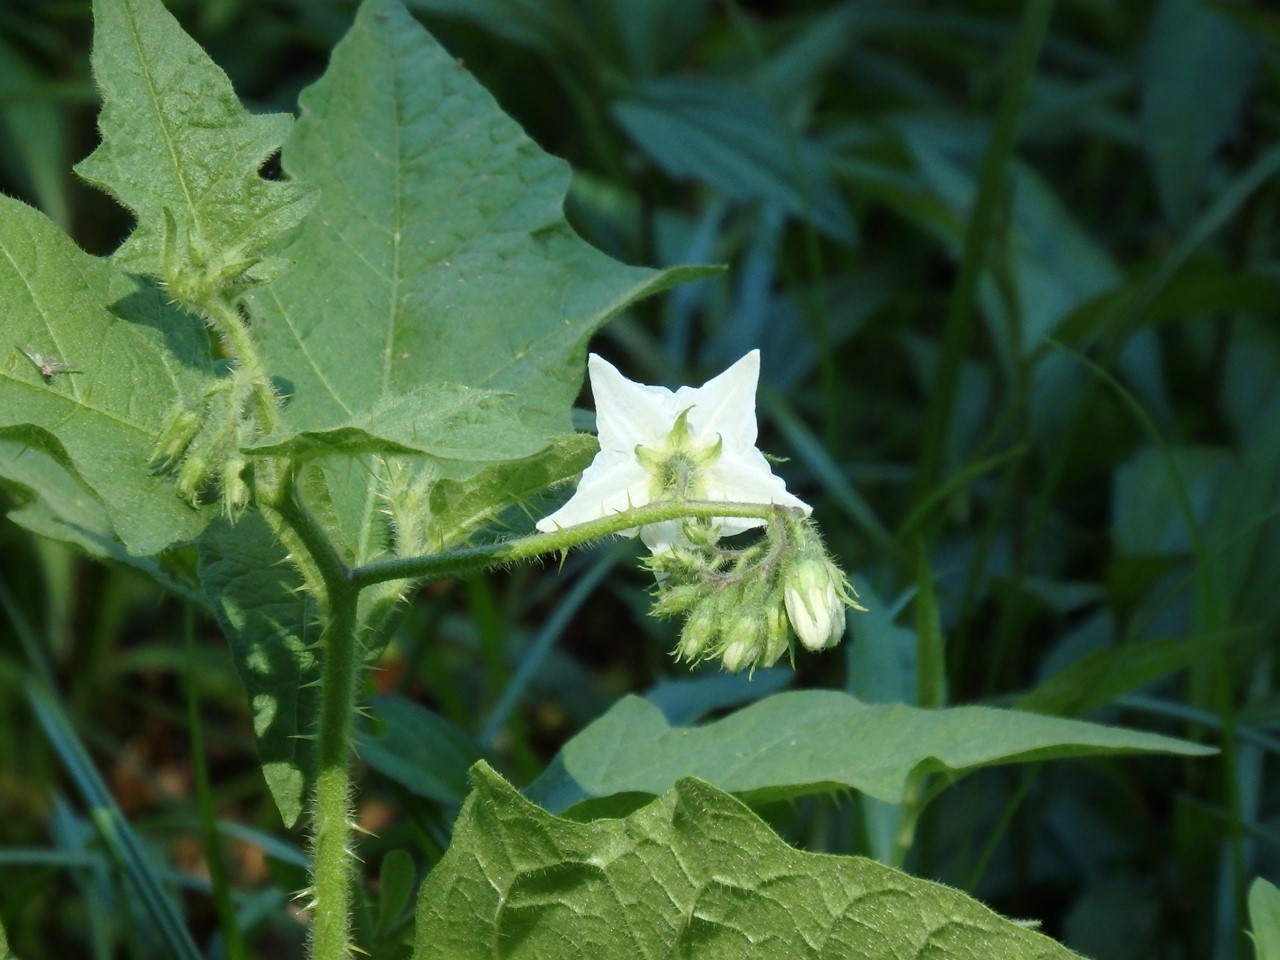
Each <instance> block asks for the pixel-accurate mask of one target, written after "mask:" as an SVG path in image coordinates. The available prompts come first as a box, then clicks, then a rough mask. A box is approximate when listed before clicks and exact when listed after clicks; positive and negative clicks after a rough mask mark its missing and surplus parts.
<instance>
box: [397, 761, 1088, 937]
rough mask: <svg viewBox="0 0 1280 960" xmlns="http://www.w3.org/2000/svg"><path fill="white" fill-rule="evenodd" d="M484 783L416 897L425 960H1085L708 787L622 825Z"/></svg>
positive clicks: (682, 787) (665, 799) (668, 797)
mask: <svg viewBox="0 0 1280 960" xmlns="http://www.w3.org/2000/svg"><path fill="white" fill-rule="evenodd" d="M472 783H473V786H474V789H473V792H472V794H471V796H470V797H469V798H468V800H467V803H466V806H465V807H464V808H463V811H462V814H461V815H460V816H459V818H458V823H457V826H456V827H455V829H454V840H453V843H452V845H451V846H450V848H449V850H448V852H447V853H446V854H445V856H444V858H443V859H442V860H441V861H440V863H439V864H438V865H437V866H436V867H435V869H434V870H432V871H431V874H430V875H429V876H428V877H427V880H426V882H425V883H424V884H423V886H422V892H421V894H420V895H419V900H418V925H417V943H416V947H415V950H414V954H413V956H414V958H415V960H429V958H430V960H434V958H436V957H449V958H451V960H466V958H476V960H480V958H490V957H495V956H502V957H511V958H516V957H528V958H535V957H537V958H548V960H550V958H552V957H564V956H569V955H572V956H581V957H610V956H613V957H725V958H730V957H732V958H735V960H748V958H754V957H759V958H762V960H764V958H768V960H778V958H784V957H785V958H800V957H812V958H830V960H836V958H847V957H865V958H868V960H871V958H874V960H880V958H889V957H929V958H932V960H948V958H955V960H961V958H965V960H968V958H973V957H1000V958H1001V960H1031V958H1036V960H1069V958H1071V957H1075V956H1077V955H1076V954H1073V953H1072V952H1071V951H1069V950H1067V949H1066V948H1065V947H1062V946H1060V945H1059V944H1056V943H1054V942H1053V941H1052V940H1050V939H1049V938H1048V937H1045V936H1044V935H1042V934H1040V933H1037V932H1036V931H1034V930H1031V929H1028V928H1027V926H1025V925H1023V924H1018V923H1014V922H1012V921H1010V920H1006V919H1004V918H1003V917H1000V916H998V915H997V914H995V913H993V912H992V911H991V910H989V909H988V908H987V907H985V906H983V905H982V904H981V903H979V902H978V901H976V900H973V899H971V898H970V897H968V896H966V895H965V894H963V893H960V892H959V891H958V890H953V889H951V888H950V887H945V886H942V885H941V884H936V883H930V882H929V881H927V880H920V879H917V878H915V877H912V876H910V875H908V874H905V873H901V872H899V871H897V870H893V869H891V868H889V867H886V866H883V865H881V864H879V863H876V862H875V861H874V860H868V859H864V858H861V857H833V856H827V855H823V854H816V853H807V852H804V851H801V850H796V849H794V848H792V847H789V846H787V844H786V843H784V842H783V841H782V840H781V839H780V838H779V837H778V836H777V835H776V834H774V833H773V831H771V830H770V829H769V828H768V826H767V825H765V823H764V822H762V821H761V820H760V819H759V818H757V817H756V816H755V814H753V813H752V812H751V811H750V810H749V809H748V808H747V807H745V806H743V804H741V803H740V802H738V801H737V800H735V799H734V798H733V797H731V796H728V795H727V794H724V793H722V792H720V791H719V790H717V789H715V788H714V787H712V786H710V785H708V784H706V783H703V782H702V781H699V780H694V779H691V778H687V779H681V780H680V781H678V782H677V783H676V784H675V786H674V788H673V789H672V790H671V791H670V792H667V793H665V794H664V795H663V796H661V797H660V798H658V799H657V800H656V801H654V802H653V803H651V804H649V805H648V806H646V807H644V808H643V809H640V810H638V811H636V812H635V813H633V814H632V815H631V816H629V817H627V818H626V819H625V820H596V821H594V822H591V823H583V824H579V823H571V822H568V821H565V820H558V819H556V818H555V817H553V816H551V815H549V814H547V813H545V812H544V811H542V810H540V809H539V808H537V807H536V806H534V805H532V804H530V803H529V802H528V801H526V800H524V799H523V798H522V797H521V796H520V795H519V794H518V793H517V792H516V791H515V790H513V789H512V788H511V787H510V786H509V785H507V784H506V783H505V782H504V781H503V780H502V779H501V778H500V777H499V776H498V775H497V774H495V773H494V772H493V771H492V770H490V769H489V768H488V767H486V766H484V765H477V766H476V767H475V768H474V770H473V772H472Z"/></svg>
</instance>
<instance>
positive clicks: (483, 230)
mask: <svg viewBox="0 0 1280 960" xmlns="http://www.w3.org/2000/svg"><path fill="white" fill-rule="evenodd" d="M301 108H302V115H301V118H300V119H299V121H298V122H297V124H295V126H294V128H293V130H292V131H291V132H290V135H289V137H288V139H287V141H286V142H285V145H284V148H283V151H282V155H281V162H282V164H283V166H284V169H285V170H286V171H287V172H288V173H289V174H290V176H292V177H294V178H296V179H298V180H302V181H306V182H307V183H311V184H314V185H316V186H317V187H318V188H319V191H320V199H319V202H318V204H317V207H316V209H315V211H314V213H313V214H312V216H310V217H309V218H308V219H307V221H306V222H305V223H304V224H303V226H302V227H301V229H300V230H299V231H298V232H297V234H296V236H295V237H294V238H293V240H292V242H291V243H290V245H289V246H288V247H287V248H286V249H285V250H284V251H283V252H284V253H285V254H286V255H287V256H288V257H289V258H291V259H292V260H294V261H295V262H296V263H297V266H296V267H295V268H294V269H293V270H291V271H290V272H289V273H287V274H286V275H284V276H283V277H281V278H280V279H278V280H277V281H275V282H274V283H272V284H271V285H270V287H268V288H266V289H263V290H257V291H254V292H252V293H251V295H250V298H249V299H250V302H251V303H252V304H253V305H254V307H255V311H256V312H258V313H260V314H262V315H264V316H265V319H266V322H265V323H264V324H263V325H262V327H261V330H262V336H263V341H264V345H265V348H266V353H267V355H268V356H269V357H270V358H271V364H272V371H273V373H276V374H278V375H280V376H281V377H282V378H284V379H285V380H287V381H288V382H289V383H290V384H291V386H292V398H291V401H290V404H289V406H288V407H287V409H286V411H285V427H286V430H287V431H288V432H289V433H291V434H298V433H303V432H306V433H307V434H308V436H306V437H300V438H298V439H297V440H295V441H287V440H285V439H282V438H277V439H276V440H273V441H272V442H273V443H275V444H284V445H285V446H283V447H281V446H277V447H276V449H289V447H288V444H289V443H293V444H294V446H295V447H298V448H302V447H307V448H310V449H313V450H318V449H319V444H320V442H321V441H323V442H328V441H329V440H333V441H335V442H337V443H338V444H340V445H343V446H345V448H346V450H347V452H351V451H355V450H360V449H365V448H378V449H382V450H393V449H397V448H400V447H403V448H411V449H414V450H421V451H422V452H425V453H429V454H431V455H432V456H435V457H441V456H447V457H457V456H461V455H463V454H465V455H466V456H467V457H469V458H470V459H472V460H473V461H474V466H473V467H472V468H471V470H470V472H472V473H474V472H476V471H479V470H481V469H483V467H484V461H485V460H486V458H487V459H488V460H490V461H494V460H510V459H517V458H523V457H526V456H529V455H530V454H532V453H534V452H535V451H537V450H539V449H542V448H543V447H545V446H547V444H548V443H549V442H550V441H551V438H552V437H554V436H558V435H562V434H565V433H568V432H569V431H570V429H571V424H570V418H569V411H570V408H571V406H572V403H573V400H574V399H575V397H576V395H577V392H578V389H579V387H580V385H581V382H582V376H583V369H584V368H583V363H582V356H583V353H584V349H585V344H586V340H587V338H588V337H589V336H590V335H591V334H592V332H594V331H595V330H596V329H597V328H598V327H599V326H600V325H601V324H602V323H604V321H605V320H606V319H608V317H610V316H611V315H613V314H614V313H616V312H617V311H619V310H621V309H622V308H624V307H625V306H627V305H628V304H630V303H632V302H633V301H635V300H637V299H639V298H640V297H643V296H647V295H649V294H652V293H655V292H657V291H659V290H662V289H665V288H666V287H669V286H671V285H673V284H675V283H678V282H681V281H683V280H686V279H692V278H694V277H697V276H701V275H703V274H704V273H705V271H702V270H698V269H695V268H681V269H674V270H667V271H661V272H660V271H654V270H648V269H642V268H636V267H627V266H623V265H621V264H619V263H617V262H615V261H613V260H611V259H609V258H608V257H606V256H605V255H604V254H602V253H600V252H598V251H597V250H595V249H593V248H592V247H590V246H588V245H587V244H586V243H585V242H583V241H582V240H581V239H579V238H578V237H577V236H576V235H575V234H574V232H573V230H572V229H571V228H570V227H569V225H568V223H567V222H566V221H565V219H564V214H563V210H562V204H563V200H564V196H565V192H566V190H567V187H568V183H569V168H568V166H567V165H566V164H565V163H564V162H563V161H560V160H557V159H554V158H552V157H549V156H547V155H546V154H544V153H543V152H542V151H541V150H539V149H538V147H537V145H536V144H534V143H533V141H531V140H530V139H529V138H528V137H527V136H526V135H525V134H524V132H523V131H522V130H521V129H520V128H519V126H518V125H517V124H516V123H515V122H514V121H512V120H511V119H510V118H508V117H507V116H506V115H505V114H503V113H502V111H501V110H500V109H499V108H498V106H497V105H496V104H495V103H494V101H493V98H492V97H491V96H490V95H489V94H488V93H487V92H486V91H485V90H484V89H483V88H482V87H481V86H480V85H479V84H478V83H477V82H476V81H475V80H474V79H472V78H471V76H470V75H469V74H468V73H467V72H466V71H465V70H464V69H463V68H462V67H461V66H460V65H459V63H458V62H457V61H456V60H455V59H454V58H453V57H451V56H450V55H449V54H448V52H447V51H445V50H444V49H443V48H441V47H440V46H439V45H438V44H437V43H436V42H435V41H434V40H433V39H432V38H431V37H430V36H429V35H428V34H427V33H426V32H425V31H424V30H423V29H422V28H421V27H420V26H419V25H418V24H417V23H416V21H414V20H413V18H412V17H410V16H409V14H408V13H407V12H406V11H405V9H404V7H403V6H402V5H401V4H400V3H398V2H396V0H368V2H366V3H364V4H363V5H362V6H361V7H360V10H359V12H358V14H357V16H356V21H355V23H354V25H353V26H352V28H351V30H350V31H349V32H348V34H347V35H346V37H345V38H344V39H343V40H342V41H341V42H340V43H339V44H338V46H337V47H336V48H335V50H334V52H333V56H332V58H331V60H330V63H329V68H328V70H327V71H326V73H325V75H324V76H323V77H322V78H321V79H320V80H319V81H317V82H316V83H315V84H314V85H313V86H311V87H310V88H308V89H307V90H306V91H305V92H304V93H303V94H302V97H301ZM463 388H465V389H467V390H471V391H475V392H474V393H472V394H469V395H468V394H465V393H463V392H462V391H463ZM422 391H426V392H427V395H431V392H432V391H434V392H436V393H437V394H439V393H449V394H451V396H452V397H453V399H455V400H466V399H467V398H468V396H469V397H470V399H471V400H473V401H474V403H473V405H472V407H471V408H470V409H471V413H470V414H467V413H465V412H462V413H458V414H457V415H456V416H455V417H454V419H453V420H451V421H446V422H441V423H437V424H434V425H432V426H430V427H429V428H427V427H423V426H422V425H421V424H420V423H419V422H418V420H417V413H415V412H414V406H413V403H412V402H411V401H410V402H408V406H402V404H405V403H406V400H405V398H406V397H413V396H416V395H419V394H420V392H422ZM494 394H505V395H508V398H509V399H507V400H503V401H502V404H501V415H500V416H498V415H497V414H496V409H493V410H488V411H486V410H485V409H484V407H485V405H487V404H491V403H492V402H493V399H494ZM458 409H461V408H458ZM437 428H438V429H437ZM427 434H429V437H428V436H426V435H427ZM415 437H417V438H418V439H414V438H415ZM378 441H385V442H386V443H385V444H384V445H382V446H379V444H378ZM513 469H520V468H513ZM467 473H468V471H466V470H461V471H460V470H458V469H456V465H455V466H454V467H451V468H450V471H449V475H450V477H451V478H452V479H454V480H457V481H461V480H465V479H466V475H467ZM366 488H367V484H366ZM490 489H491V490H492V491H493V493H494V496H495V498H498V497H501V495H502V494H501V489H500V488H499V487H491V488H490ZM332 493H333V503H334V510H335V511H336V512H337V513H338V514H339V515H341V517H342V519H341V522H342V525H343V527H344V528H346V529H350V530H358V531H366V530H377V529H378V524H379V522H380V519H379V517H378V516H377V510H378V508H379V504H378V503H377V501H376V498H370V497H368V496H367V495H366V493H367V489H366V490H361V489H358V485H357V487H353V486H352V485H350V484H345V483H341V482H338V481H334V483H333V490H332ZM501 502H504V501H500V500H499V499H495V500H494V503H493V504H491V506H496V505H499V504H500V503H501ZM383 539H385V538H383ZM371 543H372V545H371V546H366V545H357V546H355V547H354V548H353V553H354V554H355V555H356V557H357V558H358V559H360V560H364V559H368V558H369V555H368V553H367V552H366V551H367V550H370V549H371V550H376V549H378V547H379V545H380V543H381V541H380V540H379V538H377V537H375V538H374V539H373V541H372V542H371Z"/></svg>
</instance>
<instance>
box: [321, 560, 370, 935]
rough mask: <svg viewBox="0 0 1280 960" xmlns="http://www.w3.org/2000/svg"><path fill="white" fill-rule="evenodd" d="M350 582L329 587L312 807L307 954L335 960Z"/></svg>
mask: <svg viewBox="0 0 1280 960" xmlns="http://www.w3.org/2000/svg"><path fill="white" fill-rule="evenodd" d="M358 596H359V593H358V591H357V590H356V589H355V588H353V587H350V586H346V587H345V589H344V588H342V587H339V588H338V589H334V587H333V585H330V591H329V622H328V624H327V628H326V630H325V636H324V666H323V673H322V675H321V681H320V724H319V730H318V733H317V741H318V742H317V751H316V753H317V757H316V761H317V773H316V794H315V808H314V810H313V811H312V817H313V823H312V830H313V849H312V865H311V869H312V896H313V910H314V914H313V920H312V926H311V957H312V960H340V958H345V957H349V956H350V949H351V883H352V879H353V875H354V872H355V871H354V864H355V851H354V850H353V849H352V846H351V831H352V827H353V820H352V813H353V811H352V803H351V800H352V797H351V769H350V763H351V726H352V723H351V718H352V714H353V713H354V712H355V696H356V689H357V687H358V680H359V668H360V655H359V645H358V644H357V642H356V599H357V597H358Z"/></svg>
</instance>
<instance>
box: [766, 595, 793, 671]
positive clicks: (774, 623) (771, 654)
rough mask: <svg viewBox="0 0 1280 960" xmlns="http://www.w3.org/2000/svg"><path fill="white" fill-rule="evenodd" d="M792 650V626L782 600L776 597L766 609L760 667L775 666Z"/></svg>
mask: <svg viewBox="0 0 1280 960" xmlns="http://www.w3.org/2000/svg"><path fill="white" fill-rule="evenodd" d="M790 649H791V624H790V623H789V622H788V621H787V612H786V608H785V607H784V605H783V601H782V598H780V597H777V596H776V595H775V596H774V598H773V599H771V601H770V603H769V606H768V607H767V608H766V609H765V615H764V652H763V653H762V654H761V655H760V666H762V667H771V666H773V665H774V664H775V663H777V662H778V661H779V660H781V659H782V655H783V654H784V653H787V652H788V651H790ZM793 659H794V658H793Z"/></svg>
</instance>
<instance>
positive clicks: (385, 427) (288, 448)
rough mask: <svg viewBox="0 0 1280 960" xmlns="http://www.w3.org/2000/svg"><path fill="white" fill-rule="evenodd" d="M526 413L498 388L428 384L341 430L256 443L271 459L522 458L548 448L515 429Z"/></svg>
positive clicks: (301, 432)
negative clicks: (373, 455)
mask: <svg viewBox="0 0 1280 960" xmlns="http://www.w3.org/2000/svg"><path fill="white" fill-rule="evenodd" d="M520 413H521V410H520V409H519V408H518V405H517V402H516V398H514V397H513V396H511V395H510V394H504V393H496V392H494V391H492V390H475V389H472V388H471V387H462V386H458V385H457V384H451V383H428V384H424V385H422V386H420V387H415V388H414V389H413V391H412V392H411V393H405V394H401V395H399V396H397V397H395V398H393V399H389V400H387V401H384V402H381V403H379V405H378V406H377V407H376V408H375V409H373V410H371V411H369V412H367V413H363V414H360V415H358V416H356V417H354V418H352V420H350V421H349V422H347V423H345V424H342V425H338V426H329V427H325V426H317V427H316V428H314V429H307V428H305V427H302V426H301V425H300V424H299V422H298V418H296V417H295V418H292V422H291V424H290V426H291V427H292V430H293V431H296V432H291V431H289V430H281V431H280V432H278V433H275V434H272V435H270V436H267V437H264V438H263V439H262V440H260V441H258V442H257V443H255V444H254V445H253V447H252V448H250V449H252V450H253V451H254V452H255V453H259V454H263V455H266V456H287V457H299V458H306V457H316V456H326V455H332V454H344V455H347V456H353V455H356V454H360V453H386V454H405V453H425V454H429V455H431V456H433V457H439V458H442V459H446V460H464V461H474V460H482V461H484V460H499V459H516V458H519V457H525V456H528V455H530V454H533V453H536V452H537V451H538V450H539V449H540V448H541V447H542V446H543V444H542V443H541V442H540V441H538V440H531V438H530V437H529V436H528V435H526V434H522V433H520V432H519V431H512V430H511V423H512V420H513V418H518V417H519V415H520Z"/></svg>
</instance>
